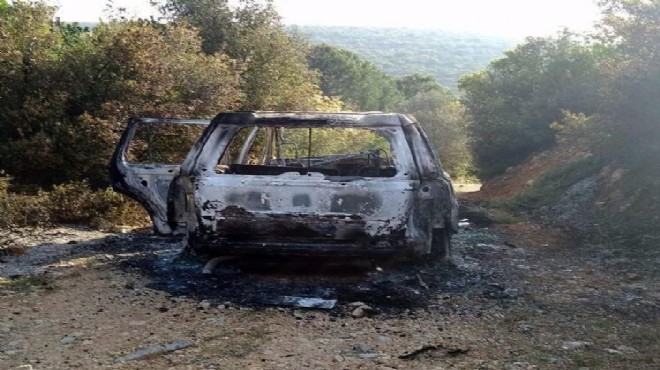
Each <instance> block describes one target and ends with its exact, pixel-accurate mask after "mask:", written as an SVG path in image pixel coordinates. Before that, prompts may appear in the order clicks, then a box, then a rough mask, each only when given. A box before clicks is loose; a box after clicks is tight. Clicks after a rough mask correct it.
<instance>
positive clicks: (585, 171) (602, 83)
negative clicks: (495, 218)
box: [460, 0, 660, 248]
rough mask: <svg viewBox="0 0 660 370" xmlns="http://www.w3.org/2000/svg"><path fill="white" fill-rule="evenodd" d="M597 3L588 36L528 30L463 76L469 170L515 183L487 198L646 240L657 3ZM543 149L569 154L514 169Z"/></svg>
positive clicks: (655, 144)
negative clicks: (536, 168) (598, 11)
mask: <svg viewBox="0 0 660 370" xmlns="http://www.w3.org/2000/svg"><path fill="white" fill-rule="evenodd" d="M600 5H601V7H602V14H603V17H602V21H601V24H600V27H599V30H598V32H597V33H595V34H592V35H574V34H571V33H569V32H564V33H562V34H561V35H559V36H557V37H555V38H546V39H542V38H541V39H539V38H530V39H528V40H527V41H526V42H525V43H524V44H522V45H519V46H518V47H516V48H515V49H514V50H511V51H509V52H507V53H506V57H505V58H502V59H499V60H496V61H494V62H492V63H491V64H490V65H489V66H488V67H487V68H486V69H485V70H484V71H482V72H478V73H475V74H472V75H468V76H465V77H463V78H462V80H461V83H460V86H461V91H462V95H461V101H462V103H463V104H464V105H465V108H466V109H467V111H468V113H469V115H470V118H471V122H470V123H469V124H468V130H469V134H470V136H471V138H472V140H473V141H472V148H473V151H474V155H475V161H476V165H477V168H478V169H479V170H478V171H479V175H480V177H481V178H482V179H486V183H487V184H488V182H489V181H493V182H496V183H497V182H498V181H499V183H500V184H502V183H503V182H502V181H501V180H498V177H499V178H507V177H516V176H517V177H518V179H517V180H512V181H513V182H515V181H518V182H525V184H526V186H525V187H524V189H522V191H520V192H517V193H516V194H510V195H512V196H509V197H508V198H506V199H505V200H502V199H500V200H499V201H497V202H496V203H497V204H500V205H502V204H504V205H506V206H507V207H508V208H510V209H512V210H516V211H526V212H531V213H534V214H543V213H544V211H547V212H545V214H546V216H548V215H550V216H551V217H547V218H548V219H549V221H550V222H555V223H563V224H564V225H566V226H569V227H571V226H577V227H578V229H581V230H582V231H597V232H595V233H593V234H592V235H602V236H604V237H605V238H607V239H609V240H618V241H620V242H621V244H622V245H624V246H626V247H633V248H638V247H640V246H642V245H648V246H652V245H655V243H656V242H657V240H658V238H659V236H660V235H659V233H658V231H657V230H656V227H655V226H654V225H657V222H658V216H657V215H658V212H660V199H659V198H658V195H657V194H658V193H659V191H660V182H659V181H658V179H660V165H658V160H657V158H659V155H660V124H659V123H660V105H658V103H657V97H658V96H660V3H659V2H658V1H649V0H607V1H602V2H600ZM543 150H547V151H548V152H555V154H551V155H549V156H548V157H553V158H559V157H561V153H560V152H562V151H563V152H566V153H573V154H574V155H572V156H568V157H564V158H563V160H562V161H559V162H557V163H555V164H554V165H552V166H548V168H547V170H546V171H543V172H542V173H540V174H536V173H535V174H534V176H527V177H525V175H524V174H522V175H519V176H518V175H516V173H521V172H525V171H526V169H528V170H529V169H531V168H532V167H533V162H534V161H537V162H543V161H544V160H545V161H546V162H547V161H548V158H545V157H543V156H539V152H541V151H543ZM512 174H513V175H512ZM510 182H511V181H510ZM570 205H572V206H570ZM576 208H579V210H578V209H576Z"/></svg>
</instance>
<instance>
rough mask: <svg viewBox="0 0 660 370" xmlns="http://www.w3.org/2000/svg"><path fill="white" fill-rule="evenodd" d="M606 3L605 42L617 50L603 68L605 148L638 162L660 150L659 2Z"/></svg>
mask: <svg viewBox="0 0 660 370" xmlns="http://www.w3.org/2000/svg"><path fill="white" fill-rule="evenodd" d="M601 5H602V6H603V10H604V19H603V30H604V32H603V42H605V43H608V44H609V45H612V47H613V49H614V50H615V51H616V58H615V59H613V60H612V61H611V62H610V63H608V64H606V65H605V66H604V67H603V68H604V70H605V72H606V73H607V75H608V78H609V80H610V81H611V82H610V84H609V86H608V97H607V100H606V104H604V106H603V109H602V115H603V118H604V121H605V124H606V129H607V130H608V133H609V134H610V136H609V137H610V140H609V143H608V145H607V146H606V147H605V148H603V149H604V150H602V151H603V152H604V154H610V155H611V156H612V157H614V158H617V159H621V160H623V161H625V162H627V163H628V164H630V165H632V166H635V165H636V163H638V162H643V161H647V160H648V159H653V158H655V159H657V158H658V156H659V155H660V104H658V96H660V2H658V1H655V0H607V1H602V2H601Z"/></svg>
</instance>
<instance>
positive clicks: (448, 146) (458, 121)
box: [403, 89, 473, 179]
mask: <svg viewBox="0 0 660 370" xmlns="http://www.w3.org/2000/svg"><path fill="white" fill-rule="evenodd" d="M403 109H404V111H406V112H408V113H411V114H412V115H413V116H414V117H415V118H416V119H417V120H418V121H419V123H420V124H421V125H422V127H423V128H424V131H425V132H426V134H427V135H428V137H429V139H430V140H431V141H432V142H433V144H434V145H435V147H436V148H437V149H438V152H439V156H440V159H441V161H442V165H443V167H444V169H445V170H446V171H447V172H449V174H451V175H452V176H453V177H454V178H460V179H465V178H468V177H471V176H472V170H473V167H472V153H471V152H470V146H469V138H468V135H467V130H466V119H465V110H464V108H463V106H462V105H461V104H460V103H459V102H458V101H456V99H455V98H454V97H453V96H452V94H451V93H450V92H449V91H447V90H444V89H440V90H436V89H431V90H428V91H427V92H420V93H418V94H417V95H415V96H413V97H412V98H411V99H409V100H408V101H406V103H405V104H404V106H403Z"/></svg>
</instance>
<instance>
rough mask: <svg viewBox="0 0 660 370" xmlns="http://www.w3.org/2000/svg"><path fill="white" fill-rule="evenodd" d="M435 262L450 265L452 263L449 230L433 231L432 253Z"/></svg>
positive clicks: (438, 229)
mask: <svg viewBox="0 0 660 370" xmlns="http://www.w3.org/2000/svg"><path fill="white" fill-rule="evenodd" d="M430 257H431V259H432V260H433V261H437V262H441V263H449V262H450V261H451V234H450V233H449V229H446V228H443V229H440V228H436V229H433V231H432V235H431V253H430Z"/></svg>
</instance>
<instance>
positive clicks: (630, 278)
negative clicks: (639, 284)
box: [626, 273, 642, 281]
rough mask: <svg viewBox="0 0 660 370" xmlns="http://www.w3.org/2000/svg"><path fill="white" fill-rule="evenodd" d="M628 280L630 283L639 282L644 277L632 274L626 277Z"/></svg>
mask: <svg viewBox="0 0 660 370" xmlns="http://www.w3.org/2000/svg"><path fill="white" fill-rule="evenodd" d="M626 280H628V281H639V280H642V275H640V274H636V273H630V274H627V275H626Z"/></svg>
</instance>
